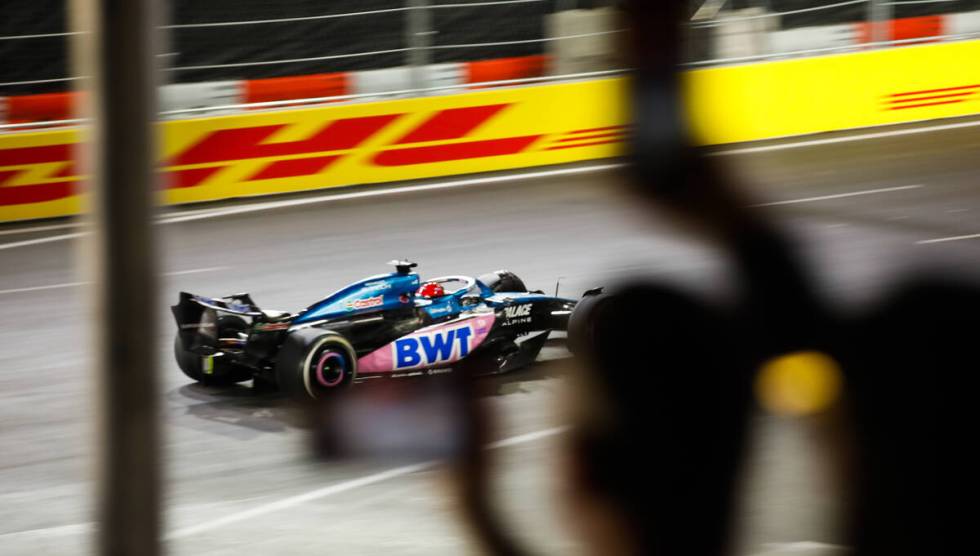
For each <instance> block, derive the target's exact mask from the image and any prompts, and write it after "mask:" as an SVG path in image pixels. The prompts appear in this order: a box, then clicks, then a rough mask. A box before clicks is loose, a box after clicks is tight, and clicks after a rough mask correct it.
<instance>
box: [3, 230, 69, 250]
mask: <svg viewBox="0 0 980 556" xmlns="http://www.w3.org/2000/svg"><path fill="white" fill-rule="evenodd" d="M85 235H88V232H75V233H73V234H62V235H60V236H50V237H42V238H38V239H27V240H24V241H15V242H13V243H3V244H0V251H3V250H4V249H16V248H17V247H27V246H28V245H39V244H42V243H54V242H55V241H63V240H66V239H75V238H79V237H82V236H85Z"/></svg>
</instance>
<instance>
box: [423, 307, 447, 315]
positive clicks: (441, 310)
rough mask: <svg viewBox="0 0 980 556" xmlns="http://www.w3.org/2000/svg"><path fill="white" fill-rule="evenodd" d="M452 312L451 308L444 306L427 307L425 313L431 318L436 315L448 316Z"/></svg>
mask: <svg viewBox="0 0 980 556" xmlns="http://www.w3.org/2000/svg"><path fill="white" fill-rule="evenodd" d="M452 310H453V308H452V307H450V306H448V305H444V306H442V307H429V308H427V309H426V311H428V312H429V314H430V315H432V316H436V315H448V314H449V313H451V312H452Z"/></svg>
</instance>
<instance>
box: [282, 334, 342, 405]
mask: <svg viewBox="0 0 980 556" xmlns="http://www.w3.org/2000/svg"><path fill="white" fill-rule="evenodd" d="M355 378H357V353H356V351H355V350H354V346H352V345H351V343H350V342H349V341H347V339H346V338H344V337H343V336H342V335H341V334H340V333H338V332H334V331H332V330H320V329H316V328H307V329H303V330H297V331H296V332H293V333H292V334H290V335H289V336H287V337H286V341H285V343H283V346H282V348H281V349H280V351H279V357H278V361H277V362H276V379H277V380H278V382H279V387H280V388H282V390H283V392H285V393H286V394H287V395H288V396H290V397H291V398H293V399H295V400H297V401H311V400H317V399H323V398H326V397H328V396H333V395H337V394H338V392H339V391H341V390H345V389H346V388H348V387H350V385H352V384H353V383H354V379H355Z"/></svg>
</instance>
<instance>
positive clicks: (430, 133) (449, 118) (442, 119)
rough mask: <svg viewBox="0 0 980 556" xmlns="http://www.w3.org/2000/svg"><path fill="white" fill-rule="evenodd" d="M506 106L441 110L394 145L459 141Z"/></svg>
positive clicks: (495, 105)
mask: <svg viewBox="0 0 980 556" xmlns="http://www.w3.org/2000/svg"><path fill="white" fill-rule="evenodd" d="M508 106H510V104H490V105H487V106H468V107H466V108H451V109H449V110H442V111H441V112H437V113H436V114H435V115H434V116H432V117H430V118H429V119H428V120H426V121H425V123H423V124H422V125H420V126H418V127H416V128H415V129H413V130H412V131H410V132H408V133H407V134H406V135H405V136H404V137H402V138H401V139H399V140H398V141H395V144H396V145H404V144H406V143H424V142H426V141H445V140H447V139H460V138H462V137H465V136H466V135H468V134H470V133H472V132H473V130H474V129H476V128H477V127H479V126H480V125H481V124H483V123H484V122H486V121H487V120H489V119H490V118H492V117H494V116H496V115H497V114H498V113H499V112H500V111H501V110H503V109H504V108H507V107H508Z"/></svg>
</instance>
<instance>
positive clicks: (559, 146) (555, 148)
mask: <svg viewBox="0 0 980 556" xmlns="http://www.w3.org/2000/svg"><path fill="white" fill-rule="evenodd" d="M612 143H622V141H615V140H614V141H592V142H590V143H577V144H575V145H553V146H551V147H548V149H547V150H549V151H558V150H562V149H574V148H577V147H591V146H593V145H610V144H612Z"/></svg>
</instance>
